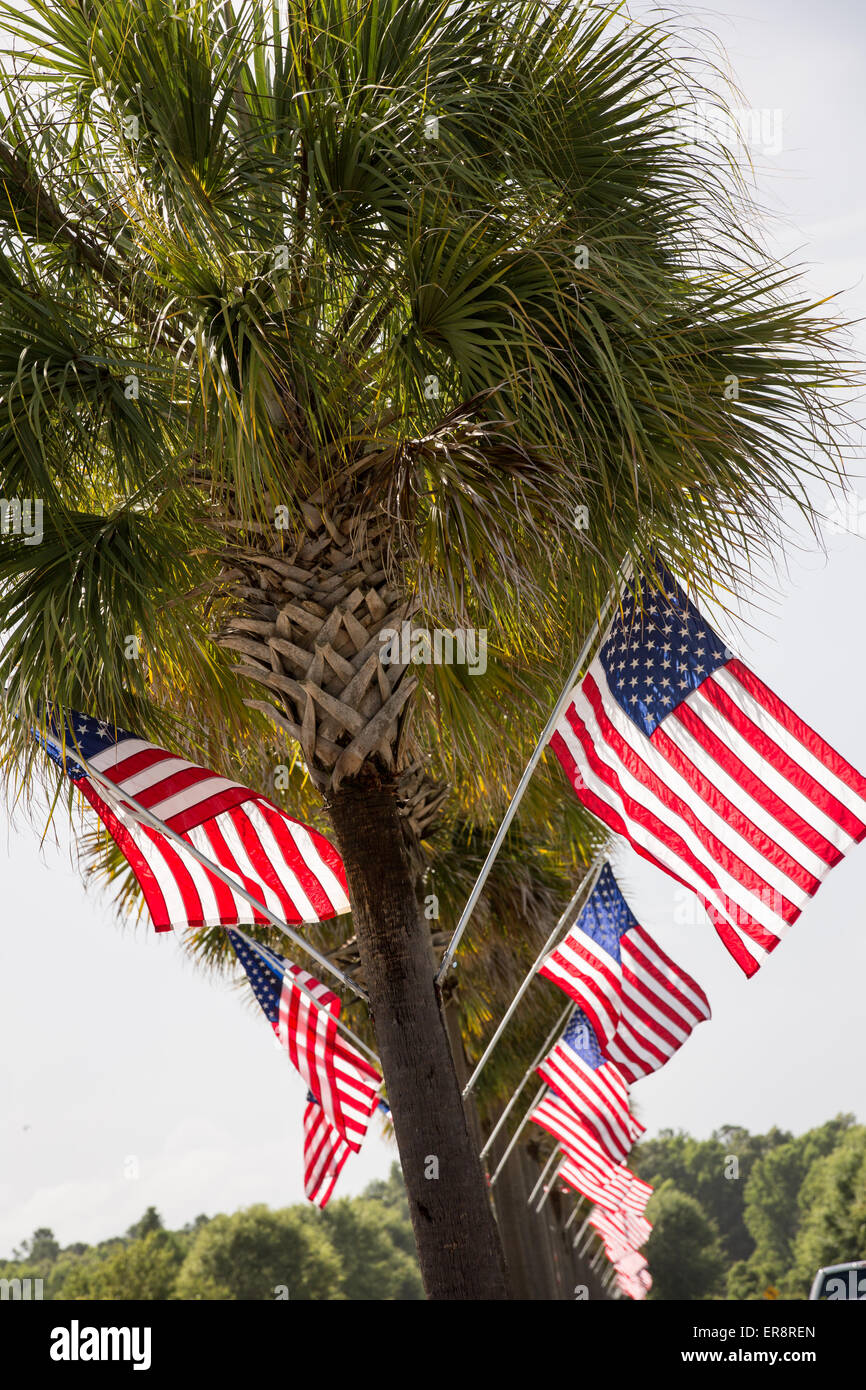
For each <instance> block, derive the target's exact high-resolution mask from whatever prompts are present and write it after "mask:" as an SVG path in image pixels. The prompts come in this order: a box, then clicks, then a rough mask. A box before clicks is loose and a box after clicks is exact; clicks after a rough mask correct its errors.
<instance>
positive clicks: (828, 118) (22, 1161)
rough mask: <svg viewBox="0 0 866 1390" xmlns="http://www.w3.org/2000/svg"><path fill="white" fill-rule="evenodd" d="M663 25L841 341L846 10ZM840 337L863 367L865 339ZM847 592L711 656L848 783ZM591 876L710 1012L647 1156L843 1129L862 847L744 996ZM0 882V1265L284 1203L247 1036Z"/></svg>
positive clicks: (862, 664) (358, 1183)
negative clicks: (709, 71) (834, 299)
mask: <svg viewBox="0 0 866 1390" xmlns="http://www.w3.org/2000/svg"><path fill="white" fill-rule="evenodd" d="M677 8H678V10H679V11H680V12H682V13H683V14H684V15H687V16H689V18H690V20H693V21H696V22H698V23H700V24H703V25H704V26H705V27H708V28H710V29H712V30H713V31H714V32H715V33H716V34H718V36H719V37H720V38H721V39H722V41H723V43H724V45H725V47H726V49H727V52H728V54H729V56H730V59H731V64H732V67H733V70H734V72H735V74H736V76H737V79H738V81H739V83H740V86H741V87H742V88H743V89H744V92H745V98H746V103H747V105H748V106H749V107H750V108H754V109H755V110H757V111H762V112H765V113H767V114H766V115H765V117H764V121H763V129H764V131H765V134H766V137H767V138H766V140H765V146H766V147H765V148H763V149H762V148H760V147H756V148H754V149H753V156H754V158H755V161H756V165H757V176H758V181H759V190H760V197H761V200H762V202H763V203H764V204H765V205H766V206H767V207H768V208H769V209H771V211H772V213H773V215H774V220H773V222H772V223H771V225H770V229H769V230H770V240H771V244H773V245H774V246H775V247H776V249H778V250H780V251H784V252H786V253H787V252H796V253H797V255H798V258H799V259H801V260H802V261H804V262H806V263H808V266H809V277H810V282H811V285H812V286H813V287H814V290H815V292H816V294H828V293H831V292H834V291H837V290H840V289H845V290H847V294H846V296H845V300H844V308H843V309H842V310H841V311H840V312H842V313H843V314H844V316H845V317H848V318H856V317H857V316H858V315H861V316H862V315H863V314H864V311H866V292H864V286H863V283H862V276H863V267H864V254H863V244H864V231H866V199H864V193H863V189H864V187H866V177H864V175H866V169H864V162H866V160H864V154H863V147H862V109H863V92H864V90H866V18H864V9H863V7H862V5H861V3H860V0H825V3H823V4H821V5H815V4H814V3H812V0H752V2H751V3H750V4H748V5H746V4H745V3H743V0H740V3H736V0H724V3H719V4H717V5H715V6H713V7H712V9H698V7H697V6H691V5H679V6H678V7H677ZM633 9H634V11H635V12H639V11H643V10H647V9H649V6H648V5H634V6H633ZM777 112H780V113H781V128H780V126H779V121H778V117H777V115H776V113H777ZM758 128H760V123H759V127H758ZM780 133H781V149H779V148H778V145H779V138H778V137H779V134H780ZM855 337H856V346H857V351H858V353H859V354H860V355H861V356H864V355H866V353H864V347H866V332H864V330H862V329H858V330H856V334H855ZM855 466H856V467H857V468H858V469H859V468H860V464H859V463H858V464H856V465H855ZM858 491H860V492H862V493H864V495H866V485H864V484H860V485H858ZM864 587H866V540H864V539H863V538H862V537H859V536H856V535H835V534H829V535H828V537H827V554H826V555H825V554H823V553H821V552H820V551H818V550H816V548H815V547H814V546H813V545H811V546H807V547H806V548H804V549H802V550H801V551H799V552H798V553H794V554H791V555H790V556H789V557H788V571H787V574H786V575H785V576H784V577H783V579H782V580H781V581H780V590H781V593H780V597H779V600H778V601H777V602H776V603H775V604H773V605H772V606H771V607H770V609H769V611H762V612H761V613H760V614H754V613H753V614H751V617H752V620H753V622H754V623H756V624H757V626H758V628H759V631H757V632H756V631H755V630H754V628H753V627H750V626H749V625H748V623H747V622H745V621H744V622H743V623H740V624H737V625H735V626H734V627H732V628H729V629H728V631H727V632H726V634H725V635H726V636H727V637H730V645H731V646H732V647H733V648H734V649H735V650H736V651H738V654H739V655H741V656H742V657H743V658H744V659H745V660H746V661H747V662H748V663H749V664H750V665H752V666H753V667H754V669H755V670H756V671H757V672H758V674H759V675H761V676H762V677H763V678H764V679H765V680H766V681H767V682H768V683H769V684H770V685H771V686H773V688H774V689H776V690H777V691H778V692H779V694H780V695H781V696H782V698H783V699H784V700H786V701H787V703H788V704H790V705H792V706H793V708H794V709H795V710H796V711H797V713H798V714H800V715H801V716H802V717H803V718H804V719H806V720H807V721H808V722H809V723H811V724H812V725H814V726H815V727H816V728H817V730H818V731H819V732H820V733H821V734H822V735H823V736H824V737H825V738H826V739H828V740H829V741H830V742H831V743H832V744H834V746H836V747H837V748H838V749H839V751H840V752H842V753H843V754H844V755H845V756H846V757H847V758H849V759H850V761H852V762H853V763H854V764H855V765H856V766H858V767H860V768H861V769H866V721H864V719H863V717H862V707H863V694H862V692H863V689H864V675H866V660H864V654H863V633H864V619H863V606H864V598H863V595H864ZM744 616H745V617H748V616H749V614H748V613H745V614H744ZM615 868H616V872H617V874H618V876H619V878H620V882H621V885H622V887H623V889H624V891H625V892H626V895H627V896H628V898H629V901H630V903H631V905H632V908H633V910H634V911H635V912H636V914H637V915H638V917H639V919H640V920H641V921H642V922H643V923H644V925H645V926H646V927H647V928H648V929H649V930H650V931H653V932H656V933H657V935H658V937H659V939H660V940H661V943H662V945H663V946H664V947H665V948H666V949H668V950H669V951H670V952H671V953H672V954H673V955H674V956H675V957H676V958H677V959H678V960H680V961H681V963H682V964H683V965H684V966H685V967H686V968H687V969H689V970H691V971H692V972H693V973H694V974H695V976H696V977H697V978H698V980H700V982H701V983H702V984H703V986H704V988H705V989H706V991H707V993H708V995H709V997H710V1001H711V1004H712V1006H713V1020H712V1022H710V1023H708V1024H704V1025H702V1026H701V1027H700V1028H699V1029H698V1030H697V1031H696V1032H695V1034H694V1035H693V1037H692V1039H691V1040H690V1041H689V1043H688V1045H687V1046H686V1047H685V1048H684V1049H683V1050H682V1052H681V1053H680V1054H679V1055H678V1056H677V1057H676V1058H675V1059H674V1060H673V1061H672V1062H671V1063H670V1064H669V1065H668V1066H667V1067H666V1068H665V1069H664V1070H663V1071H662V1072H661V1073H659V1074H657V1075H656V1076H654V1077H651V1078H648V1079H647V1080H644V1081H642V1082H640V1083H639V1084H638V1085H637V1086H636V1087H635V1089H634V1100H635V1102H636V1104H637V1107H638V1109H639V1113H640V1114H641V1117H642V1119H643V1121H644V1123H645V1124H646V1125H647V1128H648V1132H649V1133H650V1134H653V1133H655V1132H657V1131H658V1130H659V1129H660V1128H663V1127H666V1126H671V1127H674V1128H677V1127H682V1128H685V1129H688V1130H689V1131H691V1132H692V1133H694V1134H697V1135H699V1136H706V1135H707V1134H709V1132H710V1131H711V1130H712V1129H713V1128H715V1127H717V1126H719V1125H722V1124H733V1123H737V1124H742V1125H745V1126H747V1127H748V1128H750V1129H752V1130H764V1129H766V1128H768V1127H769V1126H771V1125H779V1126H781V1127H783V1128H788V1129H792V1130H794V1131H800V1130H803V1129H805V1128H808V1127H809V1126H811V1125H815V1124H820V1123H821V1122H822V1121H824V1120H826V1119H828V1118H829V1117H831V1116H832V1115H834V1114H836V1113H837V1112H839V1111H853V1112H854V1113H855V1114H856V1115H857V1117H858V1118H859V1119H860V1120H861V1121H862V1120H864V1119H866V1080H864V1069H863V1066H862V1016H863V1003H862V999H863V980H864V979H866V934H864V931H863V921H864V906H863V904H864V899H866V845H864V846H862V847H860V849H858V850H855V851H854V852H853V853H852V854H851V855H850V856H849V858H848V859H847V860H846V861H844V862H843V864H842V865H841V866H840V867H838V868H837V869H836V870H834V871H833V873H831V875H830V877H829V878H828V880H827V882H826V883H825V884H824V886H823V887H822V889H821V890H820V892H819V894H818V896H817V898H816V899H815V901H814V902H813V903H812V904H810V906H809V907H808V908H807V909H806V911H805V912H804V914H803V916H802V917H801V919H800V920H799V922H798V923H797V924H796V925H795V926H794V927H793V928H792V929H791V931H790V932H789V934H788V935H787V937H786V939H785V941H784V943H783V944H782V945H781V946H780V947H779V949H778V950H777V951H776V952H775V954H774V955H773V957H772V958H771V960H769V961H768V962H767V964H766V965H765V966H764V968H763V969H762V970H761V971H760V972H759V973H758V975H757V976H756V977H755V978H754V979H753V980H751V981H746V980H745V978H744V977H742V976H741V974H740V972H739V970H738V969H737V967H736V966H735V965H734V963H733V961H732V960H731V958H730V957H729V956H728V954H727V952H726V951H725V949H724V948H723V947H722V945H721V943H720V942H719V941H718V940H717V938H716V936H715V933H714V932H713V930H712V928H711V927H710V926H709V925H708V924H706V923H704V924H702V925H691V926H689V925H677V924H676V922H675V921H674V918H675V915H676V909H677V901H676V887H675V885H673V883H672V882H671V881H670V880H668V879H667V878H666V877H665V876H664V875H662V874H660V873H658V872H657V871H655V870H653V869H651V868H650V867H649V866H648V865H646V864H644V863H643V862H642V861H641V860H639V859H638V858H637V856H635V855H634V854H632V853H631V852H630V851H627V852H624V853H621V854H617V855H616V857H615ZM0 875H2V902H3V921H2V929H0V1009H2V1020H3V1030H2V1031H3V1043H4V1045H3V1049H2V1054H0V1257H2V1256H3V1255H5V1254H8V1253H11V1250H12V1247H13V1246H14V1245H15V1244H17V1243H18V1242H19V1241H20V1240H21V1239H22V1237H24V1236H27V1235H29V1234H30V1233H31V1232H32V1231H33V1229H34V1228H35V1227H36V1226H39V1225H48V1226H51V1227H53V1229H54V1231H55V1233H56V1235H57V1236H58V1238H59V1239H60V1240H61V1241H62V1242H63V1243H67V1242H70V1241H73V1240H86V1241H94V1240H99V1239H103V1238H105V1237H107V1236H109V1235H114V1234H117V1233H119V1232H121V1231H123V1230H124V1229H125V1228H126V1227H127V1226H129V1225H130V1224H131V1223H132V1222H133V1221H134V1220H136V1219H137V1218H138V1216H140V1215H141V1213H142V1212H143V1210H144V1209H145V1207H147V1206H148V1205H150V1204H153V1205H155V1206H157V1207H158V1208H159V1210H160V1211H161V1213H162V1215H163V1217H164V1219H165V1220H166V1222H167V1223H168V1224H169V1225H172V1226H176V1225H181V1224H183V1223H184V1222H186V1221H188V1220H190V1219H191V1218H193V1217H194V1216H195V1215H196V1214H197V1213H198V1212H202V1211H203V1212H207V1213H209V1214H213V1213H215V1212H217V1211H232V1210H235V1209H236V1208H237V1207H239V1206H244V1205H248V1204H250V1203H252V1202H257V1201H262V1202H267V1203H269V1204H270V1205H272V1206H276V1205H285V1204H287V1203H290V1202H295V1201H299V1200H301V1199H302V1196H303V1188H302V1167H301V1114H302V1109H303V1097H304V1087H303V1084H302V1082H301V1081H300V1078H298V1077H297V1076H295V1075H294V1073H292V1072H291V1070H290V1068H289V1065H288V1062H287V1061H286V1060H285V1058H284V1057H283V1056H281V1055H280V1053H279V1052H278V1050H277V1049H276V1046H275V1045H273V1044H272V1041H271V1038H270V1036H269V1033H270V1030H269V1028H268V1026H267V1024H266V1023H265V1021H264V1018H263V1017H262V1015H261V1014H260V1013H258V1012H255V1013H254V1012H253V1011H252V1010H251V1009H248V1008H244V1007H243V1006H242V1005H241V1003H240V1001H239V998H238V996H237V994H236V993H233V992H232V990H231V988H230V987H229V986H227V985H226V984H225V983H222V982H214V981H213V980H211V979H208V978H206V977H205V976H203V975H201V974H200V973H199V972H197V971H196V970H195V969H194V968H193V966H192V965H191V964H190V963H189V962H188V961H187V960H186V959H185V958H184V957H183V955H182V953H181V951H180V949H179V946H178V944H177V943H176V942H175V940H174V939H173V937H172V936H171V934H170V933H166V934H164V935H160V936H157V935H156V934H155V933H154V932H152V931H151V930H150V929H149V927H147V926H145V925H141V926H139V927H138V928H135V929H133V928H131V927H129V926H126V927H124V926H123V925H122V924H121V923H120V922H119V921H118V918H117V915H116V913H115V912H114V911H113V909H112V907H111V904H110V901H109V900H108V899H107V898H106V897H105V896H104V895H102V894H100V893H98V892H88V893H85V891H84V888H83V886H82V883H81V879H80V876H79V874H78V872H77V870H76V869H75V868H74V867H73V865H72V863H71V862H70V855H69V848H68V844H66V845H64V844H61V845H59V846H56V845H47V846H46V847H44V848H43V849H40V846H39V836H38V832H37V831H36V830H34V829H32V828H30V827H29V826H27V825H26V823H24V822H22V823H21V824H20V825H16V826H15V827H14V828H10V829H9V831H8V836H7V837H3V836H0ZM535 987H536V988H540V987H542V986H541V985H536V986H535ZM373 1129H374V1130H375V1131H376V1132H375V1133H373V1134H371V1136H370V1137H369V1139H368V1141H367V1144H366V1146H365V1150H364V1152H363V1154H361V1155H360V1156H358V1157H356V1158H354V1159H353V1160H351V1161H350V1163H349V1164H348V1165H347V1167H346V1169H345V1170H344V1174H343V1177H342V1178H341V1182H340V1188H339V1189H338V1190H339V1191H340V1192H342V1193H345V1194H352V1193H354V1192H357V1191H359V1190H360V1189H361V1188H362V1187H363V1186H364V1185H365V1183H366V1182H368V1181H369V1180H370V1179H371V1178H372V1177H374V1176H377V1175H384V1174H385V1173H386V1172H387V1169H388V1166H389V1164H390V1162H391V1160H392V1158H393V1157H395V1156H396V1151H395V1150H394V1149H393V1148H392V1147H391V1146H390V1145H389V1144H388V1143H387V1142H386V1141H385V1140H384V1139H383V1138H382V1137H381V1125H380V1122H379V1120H378V1119H377V1120H375V1121H374V1125H373Z"/></svg>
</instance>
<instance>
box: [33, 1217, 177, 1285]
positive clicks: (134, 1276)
mask: <svg viewBox="0 0 866 1390" xmlns="http://www.w3.org/2000/svg"><path fill="white" fill-rule="evenodd" d="M183 1258H184V1250H183V1246H182V1244H181V1243H180V1242H179V1241H178V1240H177V1239H176V1238H175V1237H173V1236H171V1235H170V1234H169V1233H168V1232H167V1231H155V1230H151V1231H148V1232H147V1234H146V1235H144V1236H142V1237H141V1238H140V1239H138V1240H133V1241H132V1242H131V1243H130V1244H129V1245H126V1246H124V1247H123V1248H121V1249H120V1250H117V1251H116V1252H115V1253H114V1254H111V1255H109V1256H108V1258H107V1259H106V1258H100V1257H99V1255H98V1254H97V1253H89V1254H87V1255H85V1257H84V1258H83V1259H80V1260H78V1261H76V1262H75V1263H74V1264H73V1265H72V1266H71V1268H70V1269H69V1271H68V1273H67V1274H66V1275H65V1277H64V1278H63V1281H62V1284H61V1285H60V1288H59V1290H58V1292H57V1293H56V1294H55V1297H60V1298H71V1299H90V1300H100V1301H101V1300H116V1299H124V1300H126V1299H144V1300H147V1301H151V1300H153V1299H166V1298H171V1297H172V1295H173V1292H174V1285H175V1280H176V1279H177V1275H178V1271H179V1269H180V1267H181V1265H182V1263H183Z"/></svg>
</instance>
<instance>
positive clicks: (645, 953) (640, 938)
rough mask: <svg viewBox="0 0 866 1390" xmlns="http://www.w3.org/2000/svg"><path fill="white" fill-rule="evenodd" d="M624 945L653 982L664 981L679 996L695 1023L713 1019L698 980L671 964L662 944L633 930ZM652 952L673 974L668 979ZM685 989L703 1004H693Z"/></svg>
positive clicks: (644, 931) (674, 963)
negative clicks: (653, 979)
mask: <svg viewBox="0 0 866 1390" xmlns="http://www.w3.org/2000/svg"><path fill="white" fill-rule="evenodd" d="M623 944H624V946H625V948H626V950H627V952H628V953H629V954H630V955H633V956H636V957H637V958H638V959H639V960H640V961H641V962H642V963H643V964H644V965H645V966H646V969H647V970H649V971H650V973H651V974H652V975H653V976H654V978H656V979H659V980H662V981H664V988H665V989H666V990H670V991H671V992H672V993H673V994H674V995H676V997H677V999H679V1000H680V1001H681V1003H682V1007H683V1009H684V1010H686V1011H688V1012H689V1013H691V1014H692V1015H693V1017H694V1020H695V1022H696V1023H700V1022H702V1021H703V1020H704V1019H705V1018H711V1017H712V1011H711V1009H710V1001H709V999H708V998H707V996H706V995H705V994H704V991H703V990H702V989H701V987H700V985H699V984H698V982H697V980H694V979H692V976H691V975H689V974H688V972H687V971H685V970H683V969H682V967H681V966H679V965H677V963H676V961H673V960H671V958H670V956H669V955H668V954H667V952H666V951H663V950H662V948H661V946H660V945H659V943H658V942H657V941H656V940H655V938H654V937H652V936H650V934H649V932H648V931H647V930H646V928H645V927H641V926H636V927H632V929H631V931H629V932H628V934H627V935H626V936H625V938H624V941H623ZM650 952H651V953H652V956H658V958H659V959H660V960H661V962H662V964H663V965H664V966H665V967H666V968H667V970H669V971H670V974H669V975H665V974H664V973H663V972H662V971H661V970H660V969H659V968H658V967H657V966H656V965H655V963H654V960H653V959H652V956H651V955H650ZM681 987H682V988H681ZM686 989H689V990H691V992H692V994H695V995H697V997H698V999H699V1000H700V1004H695V1003H693V1002H692V1000H691V999H690V998H689V996H688V995H687V994H686V993H685V990H686Z"/></svg>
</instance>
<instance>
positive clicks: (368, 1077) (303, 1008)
mask: <svg viewBox="0 0 866 1390" xmlns="http://www.w3.org/2000/svg"><path fill="white" fill-rule="evenodd" d="M228 935H229V938H230V940H231V943H232V945H233V946H234V948H235V951H236V953H237V957H238V960H239V961H240V963H241V965H242V966H243V968H244V970H245V971H246V973H247V977H248V979H249V981H250V984H251V985H252V987H253V993H254V994H255V996H256V999H257V1000H258V1002H259V1004H260V1005H261V1007H262V1010H263V1012H264V1014H265V1017H266V1018H267V1019H268V1022H269V1023H270V1024H271V1025H272V1027H273V1029H274V1032H275V1033H276V1035H277V1037H278V1038H279V1040H280V1042H281V1043H282V1045H283V1047H284V1048H285V1049H286V1051H287V1052H288V1054H289V1060H290V1061H291V1063H292V1066H293V1067H295V1069H296V1070H297V1071H298V1072H300V1074H301V1076H302V1077H303V1078H304V1081H305V1082H306V1083H307V1086H308V1088H309V1090H310V1091H312V1093H313V1095H314V1096H317V1097H318V1099H319V1100H320V1102H321V1106H322V1110H323V1111H324V1114H325V1118H326V1119H327V1120H328V1121H329V1122H330V1124H331V1125H333V1127H334V1129H335V1130H336V1131H337V1133H338V1135H340V1137H341V1138H342V1139H344V1140H345V1141H346V1143H347V1144H348V1146H349V1148H350V1149H354V1150H358V1149H360V1147H361V1141H362V1139H363V1138H364V1135H365V1134H366V1132H367V1126H368V1124H369V1122H370V1116H371V1114H372V1112H373V1111H374V1110H375V1108H376V1105H377V1102H378V1092H379V1088H380V1086H381V1084H382V1078H381V1076H380V1075H379V1073H378V1072H377V1071H376V1069H375V1068H374V1067H372V1066H371V1065H370V1063H369V1062H368V1061H367V1060H366V1058H364V1057H363V1056H362V1055H361V1053H360V1052H359V1051H358V1050H357V1048H355V1047H353V1046H352V1044H351V1043H349V1042H347V1041H346V1039H345V1038H343V1037H341V1036H340V1034H339V1033H338V1031H337V1018H338V1017H339V1014H340V1000H339V999H338V998H337V996H336V994H333V993H332V992H331V990H329V989H328V987H327V985H323V984H322V983H321V981H319V980H317V979H315V977H314V976H312V975H308V974H307V972H306V970H301V969H300V967H299V966H297V965H293V964H292V963H291V961H288V960H286V959H285V957H284V956H279V955H277V953H276V951H272V950H270V949H269V947H267V946H262V945H260V944H259V942H257V941H252V940H251V939H250V938H249V937H248V936H245V935H244V933H243V932H240V931H233V930H231V929H229V932H228ZM296 982H297V983H300V984H302V985H303V986H304V987H305V989H307V990H308V991H309V992H310V994H312V995H314V996H315V1002H313V1000H312V999H310V998H308V996H307V995H306V994H302V993H301V991H300V990H299V989H297V988H296V987H295V985H296Z"/></svg>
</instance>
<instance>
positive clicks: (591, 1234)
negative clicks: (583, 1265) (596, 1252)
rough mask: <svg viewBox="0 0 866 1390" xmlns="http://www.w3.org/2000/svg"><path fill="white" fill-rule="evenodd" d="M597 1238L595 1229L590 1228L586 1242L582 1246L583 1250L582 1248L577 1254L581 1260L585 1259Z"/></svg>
mask: <svg viewBox="0 0 866 1390" xmlns="http://www.w3.org/2000/svg"><path fill="white" fill-rule="evenodd" d="M595 1236H596V1231H595V1229H594V1228H593V1227H592V1226H590V1228H589V1234H588V1235H587V1237H586V1240H585V1241H584V1242H583V1245H582V1246H581V1248H580V1249H579V1250H578V1252H577V1257H578V1259H579V1260H582V1259H583V1257H584V1255H585V1254H586V1252H587V1250H589V1249H590V1247H591V1245H592V1242H593V1240H594V1239H595Z"/></svg>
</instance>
